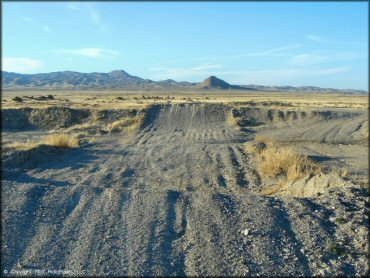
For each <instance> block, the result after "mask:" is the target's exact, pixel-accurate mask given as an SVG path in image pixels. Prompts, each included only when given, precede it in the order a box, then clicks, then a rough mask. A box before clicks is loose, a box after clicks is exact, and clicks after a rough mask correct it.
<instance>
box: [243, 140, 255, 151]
mask: <svg viewBox="0 0 370 278" xmlns="http://www.w3.org/2000/svg"><path fill="white" fill-rule="evenodd" d="M244 151H245V152H246V153H249V154H254V153H256V151H257V146H256V145H255V144H253V143H251V142H247V143H245V144H244Z"/></svg>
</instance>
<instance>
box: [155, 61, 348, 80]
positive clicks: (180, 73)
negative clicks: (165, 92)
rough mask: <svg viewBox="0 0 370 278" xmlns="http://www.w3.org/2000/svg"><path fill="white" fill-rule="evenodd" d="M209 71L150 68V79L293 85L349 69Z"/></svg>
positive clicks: (343, 67) (194, 68)
mask: <svg viewBox="0 0 370 278" xmlns="http://www.w3.org/2000/svg"><path fill="white" fill-rule="evenodd" d="M216 66H217V65H215V67H214V69H209V70H199V66H194V67H189V68H164V67H157V68H151V69H149V70H150V71H152V72H153V74H151V76H150V78H151V79H154V80H163V79H167V78H171V79H175V80H193V81H201V80H203V79H204V78H206V77H208V76H210V75H216V76H218V77H220V78H224V79H225V80H226V81H227V82H230V83H232V84H239V85H246V84H266V83H270V84H275V85H276V84H281V83H282V82H283V83H293V82H295V81H296V80H298V79H299V80H301V79H305V78H308V77H315V76H326V75H333V74H339V73H344V72H348V71H351V68H350V67H347V66H342V67H326V68H310V69H307V68H300V67H286V68H280V69H269V70H221V67H216Z"/></svg>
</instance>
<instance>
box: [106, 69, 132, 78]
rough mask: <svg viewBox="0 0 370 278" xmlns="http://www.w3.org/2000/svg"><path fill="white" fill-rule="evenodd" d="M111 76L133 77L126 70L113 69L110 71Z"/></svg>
mask: <svg viewBox="0 0 370 278" xmlns="http://www.w3.org/2000/svg"><path fill="white" fill-rule="evenodd" d="M108 75H109V76H111V77H113V78H127V77H132V76H131V75H130V74H128V73H127V72H125V71H124V70H113V71H111V72H109V73H108Z"/></svg>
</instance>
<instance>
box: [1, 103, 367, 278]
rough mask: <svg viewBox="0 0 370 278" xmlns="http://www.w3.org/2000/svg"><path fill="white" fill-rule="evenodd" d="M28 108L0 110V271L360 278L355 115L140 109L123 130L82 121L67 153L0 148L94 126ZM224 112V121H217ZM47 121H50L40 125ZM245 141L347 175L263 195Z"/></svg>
mask: <svg viewBox="0 0 370 278" xmlns="http://www.w3.org/2000/svg"><path fill="white" fill-rule="evenodd" d="M8 108H10V107H8ZM102 109H103V108H102ZM121 109H123V108H121ZM36 110H37V109H36ZM36 110H35V109H34V110H32V109H31V110H26V111H25V112H24V111H23V112H19V110H7V109H4V110H3V111H2V114H3V141H4V143H5V147H4V149H3V156H2V162H3V180H2V184H3V186H2V230H3V235H2V251H3V252H2V269H3V271H5V270H7V271H8V272H9V273H10V272H11V271H13V273H16V274H17V273H20V274H22V273H23V274H35V273H36V272H37V271H39V273H40V274H47V272H48V271H58V270H60V271H61V270H64V271H65V272H64V274H70V275H83V276H86V275H91V276H97V275H120V276H124V275H132V276H172V275H177V276H185V275H186V276H215V275H222V276H228V275H252V276H255V275H267V276H287V275H290V276H296V275H300V276H311V275H330V276H333V275H335V276H339V275H350V276H354V275H361V276H364V275H367V274H369V265H368V252H367V251H368V248H369V241H368V228H369V220H368V206H369V194H368V191H367V190H366V186H367V185H368V176H367V169H368V165H367V161H368V149H367V141H368V133H367V132H368V131H367V125H368V114H367V110H366V109H361V108H356V109H355V108H353V107H352V109H339V108H326V109H324V108H322V107H321V108H320V109H319V108H317V107H305V108H297V107H295V108H291V107H288V108H284V109H282V108H279V109H277V108H274V109H271V107H266V106H263V105H262V106H261V108H256V107H254V106H251V105H250V104H249V106H248V105H243V104H230V105H222V104H206V103H197V104H189V103H185V104H167V105H152V106H148V107H146V108H145V113H146V118H145V120H144V122H143V124H142V125H141V128H140V129H139V130H137V132H134V133H131V134H125V133H115V134H105V133H104V132H103V133H101V132H100V133H99V132H98V130H97V129H96V126H95V127H94V128H93V129H92V131H91V132H90V133H89V132H85V131H86V130H84V132H85V133H82V136H81V142H82V144H81V147H80V148H78V149H70V150H56V149H54V148H45V146H44V147H43V146H41V147H40V148H39V149H35V150H31V151H28V152H27V155H26V156H25V155H24V153H22V152H19V151H9V150H6V143H7V142H13V141H14V140H25V139H26V138H30V137H33V138H34V137H38V136H41V135H42V134H45V133H47V132H48V131H50V130H58V129H60V128H61V127H60V126H62V128H63V129H69V130H73V131H74V132H77V130H78V129H73V128H74V127H75V126H76V125H77V124H79V125H80V126H79V128H81V125H83V124H84V123H90V121H91V119H92V118H94V120H96V119H97V117H96V115H95V114H94V113H93V112H91V111H89V110H88V109H87V110H86V111H85V110H81V109H80V110H78V111H77V112H76V111H72V112H71V111H70V110H62V112H61V110H58V109H56V110H50V111H51V112H50V111H49V112H48V113H49V114H47V115H46V116H45V117H44V118H43V117H41V118H40V117H39V116H37V115H40V113H41V112H40V111H39V110H37V111H36ZM42 111H45V110H42ZM55 111H57V112H55ZM124 111H126V112H124ZM124 111H123V110H122V111H121V112H117V111H115V112H114V113H113V112H109V111H108V112H102V113H103V115H104V117H100V118H99V119H101V120H100V122H99V125H101V126H104V124H105V122H104V121H108V120H107V119H109V120H111V121H114V120H117V117H118V118H119V117H121V116H122V115H126V116H127V115H133V114H135V113H136V112H135V113H134V112H133V111H132V110H131V112H130V113H133V114H130V113H128V112H127V111H128V110H127V109H126V110H124ZM289 111H290V112H289ZM292 111H293V112H292ZM50 113H51V114H50ZM55 113H56V114H55ZM58 113H59V114H58ZM120 113H121V114H120ZM230 113H233V115H234V116H235V119H236V122H237V126H230V125H229V124H228V121H227V117H228V115H230ZM35 115H36V116H35ZM41 115H42V113H41ZM53 115H54V116H55V115H58V117H59V121H58V126H57V127H56V126H52V122H53V121H48V120H47V119H50V117H54V116H53ZM93 115H95V116H93ZM120 115H121V116H120ZM12 118H17V119H18V121H17V123H15V122H14V121H12ZM4 121H5V122H4ZM4 123H5V124H4ZM102 129H103V128H102ZM257 134H262V135H265V136H270V137H271V138H275V139H279V140H278V141H280V143H281V144H283V145H284V144H285V145H291V146H292V147H294V148H295V149H296V150H297V151H298V152H302V153H304V154H308V155H311V156H313V158H315V159H316V160H317V161H318V162H319V163H323V164H324V165H326V166H333V165H334V166H336V167H341V166H343V165H347V166H348V167H349V168H350V173H351V174H350V175H349V177H348V178H347V179H346V180H341V181H335V179H332V178H331V177H329V176H328V175H324V176H322V177H321V176H320V177H314V179H311V183H309V181H306V182H305V184H303V186H305V185H306V184H309V185H311V186H318V188H319V189H318V191H317V192H318V194H316V193H317V192H315V194H312V196H298V197H297V196H295V197H292V196H264V195H262V194H261V188H262V187H263V185H264V184H263V181H262V180H261V178H260V176H259V175H258V173H257V171H256V165H255V161H254V159H253V157H252V156H250V155H247V154H245V153H244V151H243V147H242V146H243V143H244V142H247V141H251V140H254V138H255V136H256V135H257ZM91 138H94V140H90V139H91ZM356 171H357V172H356ZM355 173H356V174H355ZM333 181H334V182H333ZM324 182H325V186H321V185H322V184H323V183H324ZM320 184H321V185H320ZM320 186H321V187H320ZM246 230H247V231H246Z"/></svg>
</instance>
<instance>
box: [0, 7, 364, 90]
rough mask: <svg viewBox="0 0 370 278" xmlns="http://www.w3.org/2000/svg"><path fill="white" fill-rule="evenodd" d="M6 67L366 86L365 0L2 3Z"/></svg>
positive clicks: (26, 70)
mask: <svg viewBox="0 0 370 278" xmlns="http://www.w3.org/2000/svg"><path fill="white" fill-rule="evenodd" d="M2 28H3V29H2V31H3V32H2V34H3V38H2V43H3V44H2V47H3V48H2V50H3V57H2V66H3V70H6V71H13V72H20V73H39V72H52V71H62V70H72V71H80V72H108V71H111V70H115V69H123V70H125V71H127V72H128V73H130V74H132V75H137V76H140V77H143V78H149V79H152V80H163V79H168V78H171V79H174V80H176V81H182V80H186V81H193V82H198V81H201V80H203V79H204V78H206V77H208V76H209V75H216V76H217V77H219V78H222V79H224V80H225V81H227V82H229V83H232V84H260V85H292V86H305V85H313V86H320V87H332V88H353V89H365V90H367V89H368V63H367V60H368V40H369V39H368V36H369V31H368V3H367V2H336V3H335V2H333V3H329V2H317V3H314V2H303V3H298V2H277V3H273V2H262V3H257V2H231V3H230V2H200V3H196V2H180V3H173V2H143V3H135V2H105V3H104V2H49V3H41V2H30V3H25V2H23V3H22V2H18V3H17V2H3V24H2Z"/></svg>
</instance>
